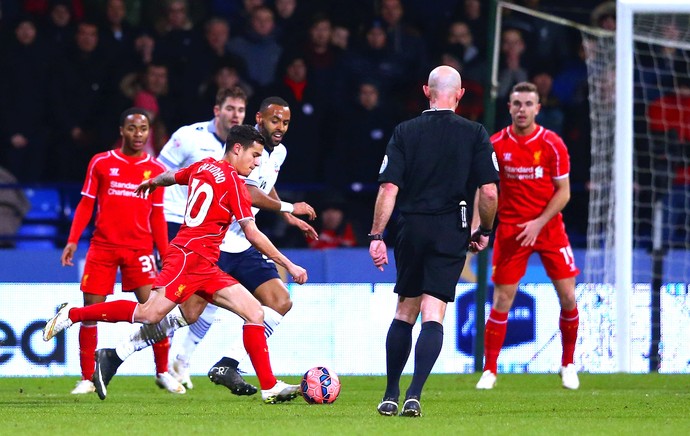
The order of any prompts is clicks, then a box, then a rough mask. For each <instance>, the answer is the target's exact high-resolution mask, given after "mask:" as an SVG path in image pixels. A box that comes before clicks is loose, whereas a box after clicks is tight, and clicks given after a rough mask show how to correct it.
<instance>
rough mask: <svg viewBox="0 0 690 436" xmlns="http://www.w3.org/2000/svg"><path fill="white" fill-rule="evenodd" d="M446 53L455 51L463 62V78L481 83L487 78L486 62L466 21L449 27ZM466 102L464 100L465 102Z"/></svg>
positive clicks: (454, 23) (455, 22) (456, 22)
mask: <svg viewBox="0 0 690 436" xmlns="http://www.w3.org/2000/svg"><path fill="white" fill-rule="evenodd" d="M445 52H446V53H453V54H454V55H455V56H456V57H457V58H458V60H459V61H460V63H461V64H462V72H461V74H462V80H463V83H464V82H465V81H466V80H473V81H475V82H479V83H481V82H482V81H484V80H485V78H486V62H485V60H484V56H483V54H482V53H481V52H480V51H479V47H477V45H475V40H474V36H473V35H472V30H471V29H470V26H468V25H467V23H465V22H464V21H454V22H452V23H451V24H450V26H449V27H448V35H447V37H446V47H445ZM463 103H464V102H463Z"/></svg>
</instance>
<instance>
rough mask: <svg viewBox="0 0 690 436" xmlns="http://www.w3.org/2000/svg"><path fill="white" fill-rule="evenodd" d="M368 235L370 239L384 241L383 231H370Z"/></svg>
mask: <svg viewBox="0 0 690 436" xmlns="http://www.w3.org/2000/svg"><path fill="white" fill-rule="evenodd" d="M367 237H368V238H369V241H383V233H369V234H368V235H367Z"/></svg>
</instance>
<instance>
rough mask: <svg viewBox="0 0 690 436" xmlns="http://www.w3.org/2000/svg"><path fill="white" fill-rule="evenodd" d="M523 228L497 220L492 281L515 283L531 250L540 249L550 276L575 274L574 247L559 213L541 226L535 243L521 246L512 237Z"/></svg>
mask: <svg viewBox="0 0 690 436" xmlns="http://www.w3.org/2000/svg"><path fill="white" fill-rule="evenodd" d="M522 230H523V229H522V228H521V227H518V226H516V225H514V224H505V223H499V225H498V228H497V229H496V239H495V240H494V250H493V268H492V270H493V273H492V276H491V279H492V280H493V282H494V283H498V284H502V285H507V284H513V283H518V282H519V281H520V279H521V278H522V276H524V275H525V271H527V260H528V259H529V257H530V255H531V254H532V253H535V252H536V253H539V257H540V258H541V262H542V264H543V265H544V269H545V270H546V274H547V275H548V276H549V278H550V279H551V280H561V279H566V278H569V277H575V276H577V275H578V274H580V270H579V269H578V268H577V266H575V259H574V258H573V249H572V248H571V247H570V242H569V241H568V235H567V234H566V233H565V226H564V225H563V220H562V218H561V217H560V215H558V216H556V217H554V218H553V219H551V221H549V222H548V223H546V225H545V226H544V227H543V228H542V229H541V233H539V236H538V237H537V241H536V242H535V244H534V246H532V247H530V246H527V247H522V246H520V242H519V241H517V240H516V239H515V238H516V237H517V235H519V234H520V232H522Z"/></svg>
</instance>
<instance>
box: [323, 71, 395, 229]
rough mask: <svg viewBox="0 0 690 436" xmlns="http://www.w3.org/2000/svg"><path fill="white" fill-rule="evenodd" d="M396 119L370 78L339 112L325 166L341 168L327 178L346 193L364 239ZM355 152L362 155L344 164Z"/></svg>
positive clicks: (354, 220) (331, 183)
mask: <svg viewBox="0 0 690 436" xmlns="http://www.w3.org/2000/svg"><path fill="white" fill-rule="evenodd" d="M395 121H396V120H395V119H394V117H393V114H392V112H391V110H390V108H389V107H387V106H386V105H385V104H383V103H382V102H381V99H380V95H379V87H378V84H376V83H375V82H373V81H371V80H370V81H364V82H362V83H361V84H360V85H359V88H358V92H357V98H356V100H355V101H353V102H351V103H350V104H348V105H346V106H345V108H344V109H343V110H341V112H340V114H339V115H338V130H337V134H336V135H335V138H334V143H335V147H334V150H333V151H332V153H331V155H330V159H329V163H328V165H326V167H327V168H339V169H338V171H330V172H329V174H328V182H329V184H330V185H331V186H333V187H335V188H336V189H338V190H340V191H341V192H346V193H347V194H346V200H347V202H348V206H349V212H350V217H351V219H352V220H353V222H354V224H355V231H356V234H357V240H359V241H362V242H364V241H366V240H367V239H366V235H367V232H368V230H369V229H370V228H371V211H372V209H373V207H374V201H375V199H376V189H377V188H378V186H377V179H378V173H379V169H380V167H381V160H382V159H383V155H384V154H385V151H386V145H387V144H388V139H389V138H390V136H391V134H392V133H393V126H394V125H395ZM354 155H357V156H359V158H358V160H357V164H356V165H349V164H347V165H343V162H348V160H349V159H351V156H354Z"/></svg>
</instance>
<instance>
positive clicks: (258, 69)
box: [229, 6, 283, 87]
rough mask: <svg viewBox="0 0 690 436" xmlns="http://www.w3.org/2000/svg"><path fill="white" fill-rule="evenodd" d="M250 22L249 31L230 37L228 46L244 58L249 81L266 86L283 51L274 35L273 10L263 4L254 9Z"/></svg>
mask: <svg viewBox="0 0 690 436" xmlns="http://www.w3.org/2000/svg"><path fill="white" fill-rule="evenodd" d="M250 24H251V30H250V31H249V33H247V35H246V36H238V37H235V38H232V39H231V40H230V43H229V48H230V50H231V51H233V52H234V53H236V54H237V55H238V56H240V57H241V58H242V59H244V62H245V63H246V64H247V75H248V79H249V80H250V82H251V83H252V84H254V85H256V86H257V87H267V86H269V85H271V84H273V82H274V80H275V75H276V69H277V67H278V61H279V60H280V56H281V54H282V51H283V49H282V47H281V46H280V44H279V43H278V40H277V39H276V36H275V32H274V30H275V21H274V19H273V11H271V10H270V9H269V8H267V7H264V6H261V7H258V8H256V9H254V10H253V11H252V13H251V22H250Z"/></svg>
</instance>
